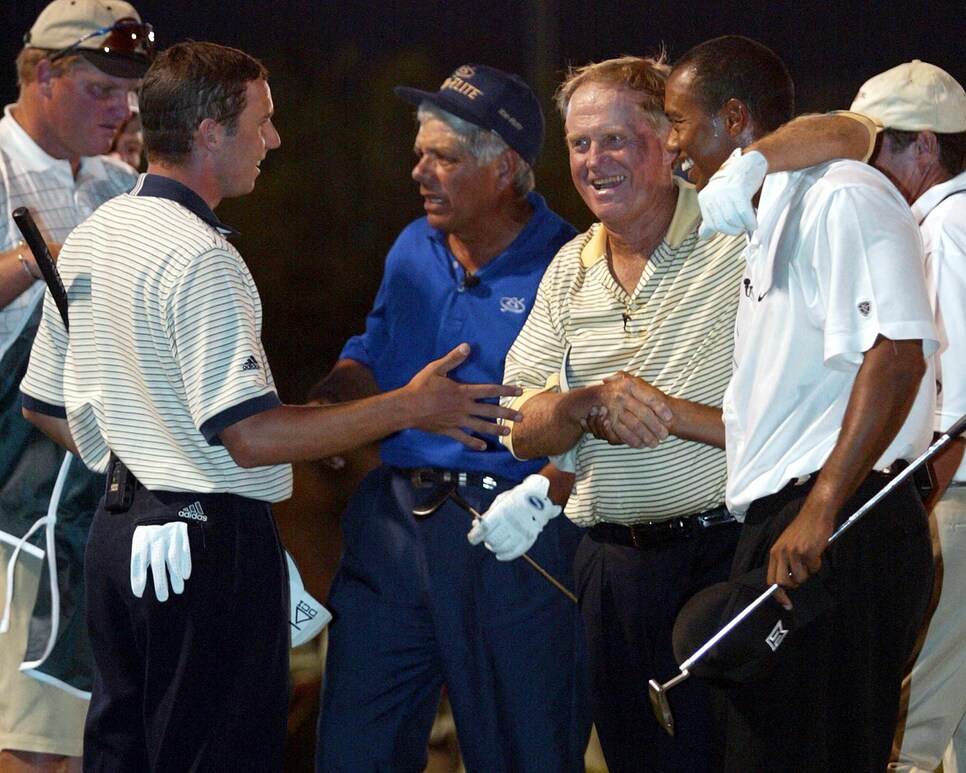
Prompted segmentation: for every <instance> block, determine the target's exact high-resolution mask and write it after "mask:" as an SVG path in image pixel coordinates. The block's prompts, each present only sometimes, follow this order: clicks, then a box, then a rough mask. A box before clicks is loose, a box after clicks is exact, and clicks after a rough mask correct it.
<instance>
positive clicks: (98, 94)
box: [38, 61, 137, 161]
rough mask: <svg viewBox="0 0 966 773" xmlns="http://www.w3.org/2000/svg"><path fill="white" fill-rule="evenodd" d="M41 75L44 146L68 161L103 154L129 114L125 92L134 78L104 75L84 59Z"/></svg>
mask: <svg viewBox="0 0 966 773" xmlns="http://www.w3.org/2000/svg"><path fill="white" fill-rule="evenodd" d="M44 72H46V70H45V71H44ZM38 73H39V74H40V73H41V71H40V70H38ZM41 77H42V78H43V81H42V83H41V88H42V89H43V90H44V91H45V93H46V94H47V95H48V97H49V99H48V101H47V102H46V104H47V106H48V109H47V113H46V117H47V120H46V124H47V128H46V131H45V133H44V142H43V145H44V149H45V150H47V152H48V153H49V154H50V155H52V156H53V157H54V158H65V159H69V160H71V161H78V160H79V159H80V158H81V157H83V156H98V155H102V154H104V153H107V152H108V151H109V150H110V148H111V143H112V142H113V140H114V136H115V135H116V134H117V130H118V129H119V128H120V127H121V125H122V124H123V123H124V122H125V121H126V120H127V118H128V116H129V115H130V107H129V106H128V94H129V93H130V92H131V90H132V89H134V88H135V86H137V81H136V80H133V79H131V78H116V77H114V76H113V75H106V74H105V73H102V72H101V71H100V70H98V69H97V68H96V67H94V66H93V65H91V64H88V63H87V62H85V61H78V62H76V63H75V64H74V65H73V67H71V68H70V71H69V72H66V73H63V74H61V75H56V76H54V75H51V76H50V77H49V78H46V77H45V76H44V75H41Z"/></svg>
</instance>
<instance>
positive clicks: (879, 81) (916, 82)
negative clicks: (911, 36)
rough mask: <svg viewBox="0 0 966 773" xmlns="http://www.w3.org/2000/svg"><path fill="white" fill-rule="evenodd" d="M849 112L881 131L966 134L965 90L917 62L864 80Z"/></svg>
mask: <svg viewBox="0 0 966 773" xmlns="http://www.w3.org/2000/svg"><path fill="white" fill-rule="evenodd" d="M852 110H853V111H854V112H856V113H862V114H863V115H866V116H868V117H869V118H871V119H872V120H873V121H875V123H876V124H877V125H878V126H880V127H882V128H884V129H897V130H899V131H910V132H917V131H932V132H938V133H939V134H957V133H959V132H964V131H966V91H963V87H962V86H961V85H960V84H959V83H957V82H956V80H955V78H953V76H951V75H950V74H949V73H948V72H946V71H945V70H942V69H940V68H939V67H936V66H935V65H933V64H929V63H927V62H921V61H919V60H918V59H913V60H912V61H911V62H907V63H905V64H900V65H899V66H898V67H893V68H892V69H891V70H886V71H885V72H883V73H880V74H879V75H876V76H875V77H874V78H870V79H869V80H867V81H866V82H865V83H864V84H862V88H860V89H859V93H858V94H857V95H856V97H855V100H854V101H853V102H852Z"/></svg>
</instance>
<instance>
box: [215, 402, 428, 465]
mask: <svg viewBox="0 0 966 773" xmlns="http://www.w3.org/2000/svg"><path fill="white" fill-rule="evenodd" d="M394 395H395V393H393V392H389V393H386V394H384V395H378V396H376V397H373V398H371V399H368V400H355V401H350V402H346V403H339V404H336V405H281V406H279V407H277V408H273V409H272V410H269V411H264V412H262V413H258V414H255V415H254V416H249V417H248V418H247V419H243V420H242V421H240V422H238V423H236V424H233V425H232V426H230V427H227V428H226V429H225V430H223V431H222V432H221V435H220V437H221V440H222V442H223V443H224V444H225V447H226V448H227V449H228V452H229V453H230V454H231V455H232V457H233V458H234V459H235V461H236V462H238V464H239V465H241V466H242V467H257V466H261V465H267V464H285V463H289V462H301V461H307V460H310V459H320V458H324V457H327V456H331V455H333V454H339V453H344V452H346V451H350V450H352V449H354V448H358V447H360V446H363V445H366V444H367V443H371V442H373V441H375V440H378V439H379V438H382V437H385V436H386V435H389V434H391V433H393V432H398V431H399V430H402V429H405V428H406V427H407V426H409V423H408V420H407V416H408V412H407V409H406V407H405V405H404V403H403V401H400V400H398V399H394V397H393V396H394Z"/></svg>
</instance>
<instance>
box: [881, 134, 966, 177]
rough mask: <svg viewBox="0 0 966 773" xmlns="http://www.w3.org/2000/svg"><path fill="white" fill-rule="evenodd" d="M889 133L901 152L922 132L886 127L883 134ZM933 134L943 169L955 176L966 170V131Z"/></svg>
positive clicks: (893, 145)
mask: <svg viewBox="0 0 966 773" xmlns="http://www.w3.org/2000/svg"><path fill="white" fill-rule="evenodd" d="M887 134H888V135H889V139H890V140H892V147H893V148H894V149H895V150H896V152H900V153H901V152H902V151H903V150H905V149H906V148H908V147H909V146H910V145H911V144H912V143H913V142H915V141H916V137H918V136H919V134H920V133H919V132H907V131H902V130H900V129H884V130H883V132H882V135H883V136H885V135H887ZM933 134H935V135H936V145H937V146H938V148H939V165H940V166H941V167H942V168H943V171H944V172H946V173H947V174H949V176H950V177H955V176H956V175H958V174H959V173H960V172H963V171H966V132H957V133H956V134H940V133H939V132H933Z"/></svg>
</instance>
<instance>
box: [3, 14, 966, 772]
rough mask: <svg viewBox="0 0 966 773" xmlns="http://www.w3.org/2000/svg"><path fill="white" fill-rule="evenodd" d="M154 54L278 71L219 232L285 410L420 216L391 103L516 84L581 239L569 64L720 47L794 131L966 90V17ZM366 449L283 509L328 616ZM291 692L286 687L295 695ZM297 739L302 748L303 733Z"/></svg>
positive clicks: (570, 25) (271, 26)
mask: <svg viewBox="0 0 966 773" xmlns="http://www.w3.org/2000/svg"><path fill="white" fill-rule="evenodd" d="M0 5H2V7H0V97H2V98H3V101H4V104H7V103H9V102H12V101H13V100H14V99H15V98H16V79H15V74H14V68H13V61H14V58H15V56H16V53H17V51H18V50H19V48H20V46H21V45H22V39H23V33H24V32H26V31H27V29H28V28H29V27H30V25H31V24H32V23H33V20H34V19H35V18H36V16H37V14H38V13H39V12H40V11H41V10H42V9H43V7H44V6H45V5H46V2H44V1H43V0H2V3H0ZM135 5H136V7H137V8H138V10H139V12H140V14H141V16H142V18H143V19H144V20H145V21H148V22H150V23H151V24H153V25H154V27H155V29H156V32H157V42H158V46H159V47H160V48H165V47H167V46H169V45H171V44H172V43H174V42H177V41H180V40H184V39H188V38H191V39H195V40H210V41H214V42H217V43H223V44H226V45H233V46H237V47H240V48H242V49H244V50H245V51H247V52H249V53H250V54H252V55H254V56H257V57H258V58H260V59H261V60H262V61H264V62H265V64H266V65H267V66H268V67H269V70H270V71H271V85H272V91H273V96H274V101H275V107H276V119H275V122H276V126H277V127H278V130H279V132H280V134H281V137H282V145H281V147H280V148H279V149H278V150H276V151H274V152H273V153H271V154H270V155H269V156H268V158H267V159H266V161H265V162H263V164H262V170H263V174H262V175H261V177H260V178H259V180H258V183H257V186H256V191H255V192H254V193H253V194H252V195H250V196H247V197H245V198H242V199H237V200H233V201H226V202H224V203H223V204H222V206H221V207H220V208H219V211H218V213H219V215H220V216H221V218H222V219H223V220H224V221H225V222H226V223H228V224H230V225H233V226H234V227H236V228H238V229H239V230H240V231H241V232H242V236H241V237H240V238H239V239H238V240H236V245H237V246H238V248H239V249H240V250H241V252H242V254H243V255H244V256H245V258H246V260H247V262H248V264H249V265H250V267H251V269H252V273H253V275H254V277H255V280H256V282H257V283H258V286H259V289H260V291H261V294H262V300H263V304H264V307H265V327H264V340H265V345H266V348H267V350H268V354H269V359H270V361H271V363H272V369H273V372H274V374H275V378H276V381H277V382H278V385H279V391H280V393H281V396H282V399H283V400H285V401H287V402H300V401H302V400H303V399H304V396H305V394H306V392H307V390H308V388H309V387H310V386H311V384H312V383H314V381H315V380H317V379H318V378H319V377H321V376H322V375H324V374H325V373H326V372H327V371H328V369H329V368H330V367H331V365H332V364H333V362H334V361H335V359H336V357H337V356H338V353H339V351H340V349H341V346H342V343H343V342H344V340H345V339H346V338H347V337H348V336H350V335H353V334H355V333H357V332H359V331H360V330H361V329H362V326H363V322H364V317H365V314H366V312H367V311H368V309H369V307H370V305H371V302H372V299H373V296H374V295H375V292H376V288H377V287H378V283H379V280H380V277H381V273H382V264H383V256H384V255H385V252H386V250H387V249H388V248H389V246H390V244H391V243H392V241H393V239H394V238H395V236H396V234H397V233H398V232H399V230H400V229H401V228H402V227H403V226H404V225H405V224H406V223H407V222H409V221H410V220H411V219H413V218H415V217H418V216H419V215H421V213H422V207H421V201H420V199H419V197H418V196H417V193H416V186H415V184H414V183H413V182H412V180H411V179H410V177H409V173H410V168H411V165H412V161H413V155H412V151H411V148H412V141H413V137H414V134H415V131H414V123H413V117H412V112H413V111H412V108H411V107H410V106H409V105H408V104H407V103H405V102H403V101H402V100H400V99H398V98H396V97H395V96H394V95H393V93H392V87H393V86H395V85H397V84H407V85H413V86H418V87H422V88H427V89H432V90H435V89H436V88H438V86H439V83H440V82H441V81H442V79H443V78H444V77H445V76H446V75H447V74H449V73H450V72H451V71H452V70H453V69H455V68H456V66H458V65H459V64H462V63H467V62H474V61H475V62H482V63H486V64H491V65H495V66H497V67H501V68H503V69H505V70H509V71H511V72H517V73H519V74H520V75H522V76H523V77H524V78H526V79H527V80H528V81H529V82H530V83H531V85H533V86H534V88H535V89H536V91H537V93H538V95H539V96H540V98H541V101H542V103H543V105H544V109H545V111H546V113H547V141H546V145H545V147H544V151H543V152H542V153H541V156H540V159H539V161H538V163H537V167H536V171H537V184H538V189H539V190H540V191H541V192H542V193H543V194H544V195H545V196H546V198H547V199H548V201H549V203H550V205H551V207H552V208H554V209H556V210H557V211H558V212H560V213H561V214H562V215H564V216H565V217H566V218H568V219H569V220H571V222H573V223H574V224H575V225H576V226H577V227H578V228H580V229H583V228H585V227H586V226H587V225H588V224H589V222H590V217H589V215H588V213H587V212H586V211H585V210H584V208H583V205H582V203H581V201H580V199H579V198H578V197H577V195H576V193H575V192H574V190H573V186H572V185H571V182H570V175H569V171H568V168H567V160H566V153H565V149H564V147H563V142H562V132H561V129H560V119H559V117H558V116H557V115H555V114H554V113H553V108H552V94H553V90H554V88H555V86H556V84H557V83H558V82H559V81H560V78H561V75H562V73H563V71H564V70H565V69H566V67H567V66H568V65H569V64H574V65H581V64H585V63H587V62H589V61H592V60H593V61H598V60H601V59H606V58H609V57H613V56H618V55H621V54H656V53H658V52H659V51H660V50H661V49H662V47H663V48H665V49H666V51H667V53H668V56H669V57H670V58H671V59H672V60H673V59H674V58H676V57H678V56H680V55H681V54H683V53H684V52H685V51H686V50H687V49H688V48H689V47H690V46H692V45H694V44H696V43H699V42H701V41H703V40H706V39H708V38H710V37H714V36H717V35H723V34H742V35H747V36H749V37H752V38H755V39H756V40H758V41H760V42H762V43H764V44H766V45H768V46H770V47H772V48H773V49H774V50H775V51H776V52H777V53H778V54H779V55H780V56H781V57H782V58H783V59H784V60H785V62H786V64H787V65H788V68H789V70H790V71H791V74H792V77H793V78H794V80H795V84H796V88H797V108H798V112H808V111H825V110H829V109H835V108H846V107H848V106H849V104H850V103H851V100H852V97H853V96H854V94H855V92H856V90H857V89H858V87H859V85H860V84H861V83H862V82H863V81H865V80H867V79H868V78H869V77H871V76H873V75H875V74H876V73H878V72H881V71H882V70H885V69H888V68H890V67H893V66H895V65H896V64H899V63H901V62H904V61H909V60H911V59H913V58H919V59H923V60H925V61H928V62H931V63H933V64H936V65H939V66H940V67H943V68H944V69H946V70H948V71H949V72H950V73H951V74H952V75H953V76H954V77H955V78H957V80H959V81H960V82H961V83H966V55H964V41H966V2H963V0H957V1H956V2H891V1H890V2H873V1H872V0H863V1H862V2H821V1H820V0H772V1H771V2H761V1H759V2H753V1H749V0H744V2H742V1H741V0H737V1H736V0H718V1H717V2H715V1H714V0H696V1H694V2H680V1H679V2H674V3H672V2H663V3H657V2H646V1H640V0H639V1H638V2H630V1H629V0H613V1H612V2H582V3H578V2H574V0H517V1H516V2H513V1H512V0H489V2H485V3H473V2H432V1H430V0H413V1H412V2H393V1H392V0H385V1H380V2H356V3H352V2H350V3H339V4H337V3H330V2H309V1H308V0H302V1H301V2H299V1H298V0H281V1H279V0H276V1H274V2H273V1H272V0H261V2H254V1H253V0H238V1H237V2H233V1H232V0H221V1H220V2H184V1H183V0H167V1H166V0H140V1H137V0H136V1H135ZM375 458H376V457H375V449H374V448H372V447H370V448H368V449H364V450H363V451H362V452H361V453H358V454H355V455H353V456H351V457H349V464H348V467H347V468H346V470H344V471H343V472H341V473H334V472H332V471H329V470H327V469H326V468H324V467H323V466H322V465H321V464H302V465H296V486H295V495H294V496H293V498H292V499H291V500H290V501H289V502H287V503H284V504H283V505H282V506H280V507H278V508H276V513H277V517H278V521H279V527H280V530H281V532H282V537H283V540H284V542H285V543H286V545H287V546H288V547H289V549H290V550H291V551H292V553H293V554H294V555H295V557H296V559H297V561H298V563H299V566H300V568H301V571H302V575H303V577H304V579H305V583H306V586H307V587H308V589H309V590H310V591H311V592H313V593H314V594H315V595H316V596H318V597H319V598H320V599H324V598H325V593H326V590H327V588H328V584H329V581H330V578H331V575H332V572H333V571H334V568H335V564H336V562H337V560H338V555H339V551H340V537H339V531H338V528H337V523H338V513H339V512H340V511H341V508H342V506H343V504H344V502H345V500H346V498H347V497H348V496H349V495H350V493H351V491H352V489H353V488H354V486H355V484H356V482H357V481H358V479H359V477H360V476H361V475H362V474H363V473H364V472H365V470H366V469H367V468H368V467H369V466H370V465H371V464H372V463H373V462H374V460H375ZM296 681H297V680H296ZM304 687H305V689H304V690H303V691H301V692H300V691H299V689H300V688H297V689H296V693H295V701H294V703H293V711H292V714H291V716H290V724H291V728H292V736H291V737H292V738H293V739H294V740H293V741H292V746H291V749H290V754H291V759H292V760H294V761H295V762H293V765H292V766H291V769H292V770H296V769H298V766H299V765H302V766H303V767H305V766H307V765H308V762H307V761H308V760H310V759H311V745H312V726H313V723H314V714H315V706H314V703H313V696H314V694H315V692H316V691H317V683H315V684H312V683H307V684H306V685H304ZM300 728H301V729H300Z"/></svg>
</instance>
